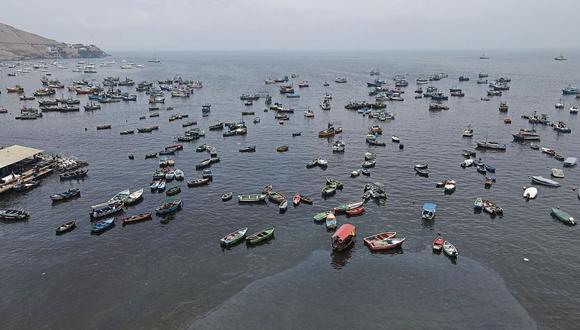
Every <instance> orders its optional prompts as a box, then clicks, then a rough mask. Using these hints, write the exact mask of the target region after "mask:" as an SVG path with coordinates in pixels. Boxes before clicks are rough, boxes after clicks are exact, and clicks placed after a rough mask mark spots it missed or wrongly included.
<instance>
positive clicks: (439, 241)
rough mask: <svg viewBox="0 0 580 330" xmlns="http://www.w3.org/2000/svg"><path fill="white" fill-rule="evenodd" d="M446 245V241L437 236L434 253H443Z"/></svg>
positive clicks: (434, 242)
mask: <svg viewBox="0 0 580 330" xmlns="http://www.w3.org/2000/svg"><path fill="white" fill-rule="evenodd" d="M444 243H445V239H444V238H443V237H441V236H437V237H436V238H435V240H434V241H433V251H437V252H441V250H442V249H443V244H444Z"/></svg>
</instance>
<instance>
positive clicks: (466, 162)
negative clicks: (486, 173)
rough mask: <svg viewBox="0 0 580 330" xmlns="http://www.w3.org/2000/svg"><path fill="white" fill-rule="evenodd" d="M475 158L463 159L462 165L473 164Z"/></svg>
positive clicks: (468, 165)
mask: <svg viewBox="0 0 580 330" xmlns="http://www.w3.org/2000/svg"><path fill="white" fill-rule="evenodd" d="M473 162H474V160H473V158H469V159H466V160H464V161H463V163H461V167H470V166H473Z"/></svg>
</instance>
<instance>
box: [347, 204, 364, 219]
mask: <svg viewBox="0 0 580 330" xmlns="http://www.w3.org/2000/svg"><path fill="white" fill-rule="evenodd" d="M364 212H365V208H364V206H359V207H357V208H354V209H350V210H347V211H346V215H347V216H349V217H356V216H359V215H361V214H363V213H364Z"/></svg>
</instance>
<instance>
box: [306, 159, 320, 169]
mask: <svg viewBox="0 0 580 330" xmlns="http://www.w3.org/2000/svg"><path fill="white" fill-rule="evenodd" d="M317 165H318V158H316V159H313V160H311V161H309V162H308V163H306V168H313V167H314V166H317Z"/></svg>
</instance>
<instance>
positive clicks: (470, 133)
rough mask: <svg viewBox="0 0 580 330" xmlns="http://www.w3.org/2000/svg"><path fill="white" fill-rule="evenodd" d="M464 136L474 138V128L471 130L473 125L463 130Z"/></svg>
mask: <svg viewBox="0 0 580 330" xmlns="http://www.w3.org/2000/svg"><path fill="white" fill-rule="evenodd" d="M463 136H464V137H472V136H473V128H471V125H469V126H468V127H466V128H465V129H464V130H463Z"/></svg>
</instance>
